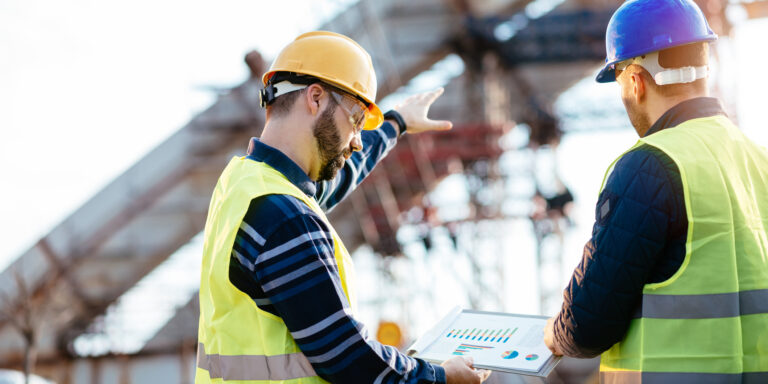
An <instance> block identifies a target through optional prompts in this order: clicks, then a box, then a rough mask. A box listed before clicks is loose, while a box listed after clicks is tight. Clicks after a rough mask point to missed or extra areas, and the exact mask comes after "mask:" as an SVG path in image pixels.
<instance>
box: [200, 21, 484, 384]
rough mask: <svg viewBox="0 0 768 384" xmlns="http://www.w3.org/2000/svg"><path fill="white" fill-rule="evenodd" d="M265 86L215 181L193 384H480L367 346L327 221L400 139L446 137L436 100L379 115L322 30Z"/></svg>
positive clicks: (362, 60) (446, 368)
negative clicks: (246, 138) (240, 149)
mask: <svg viewBox="0 0 768 384" xmlns="http://www.w3.org/2000/svg"><path fill="white" fill-rule="evenodd" d="M262 81H263V83H264V85H265V88H264V90H263V91H262V94H261V96H262V105H263V106H265V107H266V124H265V127H264V130H263V133H262V135H261V137H260V138H259V139H256V138H254V139H251V141H250V145H249V147H248V154H247V156H244V157H236V158H234V159H232V160H231V161H230V163H229V165H228V166H227V167H226V169H225V170H224V172H223V173H222V175H221V177H220V179H219V182H218V184H217V186H216V189H215V191H214V193H213V198H212V199H211V204H210V208H209V212H208V220H207V222H206V225H205V245H204V253H203V269H202V277H201V284H200V312H201V313H200V325H199V332H198V341H199V345H198V355H197V370H196V375H195V381H196V382H197V383H210V382H217V383H219V382H227V381H237V382H238V383H246V382H247V383H251V382H253V383H325V382H327V381H328V382H332V383H355V384H360V383H395V382H397V383H401V382H404V383H446V382H447V383H481V382H482V381H483V380H485V378H487V377H488V374H489V372H488V371H480V370H475V369H473V368H472V362H471V360H464V359H461V358H455V359H451V360H448V361H447V362H445V363H444V364H443V365H442V366H438V365H433V364H430V363H427V362H425V361H423V360H420V359H415V358H411V357H408V356H406V355H404V354H402V353H400V352H399V351H398V350H397V349H396V348H393V347H390V346H385V345H382V344H380V343H379V342H377V341H376V340H374V339H372V338H370V336H369V334H368V331H367V329H366V328H365V326H364V325H363V324H362V323H360V321H359V320H358V318H357V317H356V315H355V279H354V268H353V267H352V260H351V259H350V256H349V253H348V252H347V249H346V248H345V247H344V243H343V242H342V241H341V239H340V238H339V236H338V234H337V233H336V231H335V230H334V229H333V226H332V225H331V223H330V222H329V221H328V219H327V218H326V216H325V213H324V211H326V210H328V209H330V208H332V207H333V206H335V205H336V204H337V203H339V202H340V201H341V200H342V199H343V198H345V197H346V196H348V195H349V194H350V193H351V192H352V191H353V190H354V189H355V187H357V186H358V185H359V184H360V183H361V182H362V181H363V179H365V177H366V176H368V174H369V173H370V172H371V171H372V170H373V168H374V166H375V165H376V163H378V162H379V161H380V160H381V159H383V158H384V157H385V156H386V154H387V153H388V152H389V151H390V150H391V149H392V148H393V147H394V146H395V144H396V143H397V140H398V137H399V136H400V135H402V134H403V133H405V132H406V129H407V131H408V132H409V133H411V134H414V133H420V132H424V131H431V130H445V129H450V128H451V123H450V122H448V121H432V120H429V119H428V118H427V112H428V110H429V107H430V105H431V104H432V103H433V102H434V101H435V99H437V97H439V96H440V94H441V93H442V89H439V90H437V91H434V92H429V93H425V94H421V95H416V96H412V97H410V98H408V99H406V100H405V101H404V102H403V103H402V104H401V105H399V106H397V107H395V110H393V111H390V112H388V113H386V114H382V113H381V111H380V110H379V108H378V107H377V106H376V103H375V102H374V100H375V97H376V74H375V72H374V69H373V64H372V62H371V58H370V56H369V55H368V53H367V52H366V51H365V50H364V49H363V48H362V47H360V46H359V45H358V44H357V43H356V42H354V41H353V40H351V39H349V38H348V37H346V36H343V35H339V34H336V33H331V32H310V33H306V34H303V35H301V36H299V37H298V38H296V40H294V41H293V42H292V43H290V44H288V45H287V46H286V47H285V48H284V49H283V50H282V51H281V52H280V54H279V55H278V56H277V58H276V59H275V61H274V62H273V63H272V67H271V68H270V69H269V71H267V72H266V73H265V74H264V76H263V78H262ZM326 380H327V381H326Z"/></svg>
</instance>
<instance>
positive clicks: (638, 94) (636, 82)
mask: <svg viewBox="0 0 768 384" xmlns="http://www.w3.org/2000/svg"><path fill="white" fill-rule="evenodd" d="M629 76H630V77H629V81H630V85H631V86H632V95H633V96H634V97H635V101H636V102H638V103H640V102H642V101H643V100H645V94H646V91H647V88H646V85H647V84H646V83H645V81H646V80H645V77H643V74H642V73H641V72H639V71H633V72H632V73H631V74H629Z"/></svg>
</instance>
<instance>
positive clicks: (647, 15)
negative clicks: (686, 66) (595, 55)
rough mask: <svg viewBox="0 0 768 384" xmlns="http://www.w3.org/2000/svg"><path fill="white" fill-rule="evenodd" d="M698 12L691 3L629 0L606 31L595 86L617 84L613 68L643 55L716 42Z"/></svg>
mask: <svg viewBox="0 0 768 384" xmlns="http://www.w3.org/2000/svg"><path fill="white" fill-rule="evenodd" d="M715 40H717V35H716V34H715V33H714V32H712V29H710V28H709V24H707V19H706V18H704V14H703V13H702V12H701V9H699V7H698V6H697V5H696V3H694V2H693V1H691V0H629V1H627V2H625V3H624V4H622V5H621V6H620V7H619V9H617V10H616V12H615V13H614V14H613V16H611V21H610V22H609V23H608V28H607V29H606V31H605V51H606V58H605V68H603V70H602V71H600V73H598V74H597V82H598V83H608V82H611V81H616V74H615V72H614V65H615V64H616V63H618V62H620V61H624V60H627V59H631V58H633V57H637V56H642V55H644V54H646V53H651V52H656V51H660V50H662V49H667V48H672V47H677V46H680V45H685V44H691V43H697V42H704V41H715Z"/></svg>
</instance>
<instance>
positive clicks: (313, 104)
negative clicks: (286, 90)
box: [304, 84, 325, 116]
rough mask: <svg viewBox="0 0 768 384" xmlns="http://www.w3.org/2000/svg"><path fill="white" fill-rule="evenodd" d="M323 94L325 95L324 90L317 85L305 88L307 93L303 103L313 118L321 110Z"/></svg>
mask: <svg viewBox="0 0 768 384" xmlns="http://www.w3.org/2000/svg"><path fill="white" fill-rule="evenodd" d="M323 93H325V90H324V89H323V87H321V86H320V85H319V84H312V85H310V86H308V87H307V91H306V92H305V94H304V99H305V100H304V101H305V102H306V105H307V108H308V110H309V113H311V114H312V116H315V115H316V114H317V113H318V112H319V111H320V110H321V108H320V102H321V100H322V99H323V97H322V96H323Z"/></svg>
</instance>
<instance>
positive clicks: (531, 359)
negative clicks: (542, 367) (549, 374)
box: [525, 353, 539, 361]
mask: <svg viewBox="0 0 768 384" xmlns="http://www.w3.org/2000/svg"><path fill="white" fill-rule="evenodd" d="M538 358H539V355H537V354H535V353H531V354H530V355H528V356H526V357H525V359H526V360H528V361H533V360H536V359H538Z"/></svg>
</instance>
